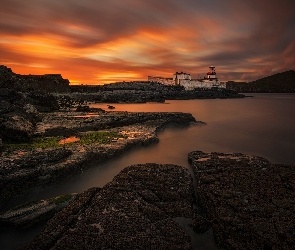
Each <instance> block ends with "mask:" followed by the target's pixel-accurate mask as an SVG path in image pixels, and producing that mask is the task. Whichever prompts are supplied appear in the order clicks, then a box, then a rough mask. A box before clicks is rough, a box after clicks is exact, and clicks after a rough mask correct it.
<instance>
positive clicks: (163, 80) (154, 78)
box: [148, 76, 175, 85]
mask: <svg viewBox="0 0 295 250" xmlns="http://www.w3.org/2000/svg"><path fill="white" fill-rule="evenodd" d="M148 81H149V82H159V83H162V84H165V85H175V81H174V80H173V78H164V77H158V76H148Z"/></svg>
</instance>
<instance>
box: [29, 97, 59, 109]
mask: <svg viewBox="0 0 295 250" xmlns="http://www.w3.org/2000/svg"><path fill="white" fill-rule="evenodd" d="M26 101H27V103H30V104H32V105H34V106H35V108H36V109H37V110H38V111H39V112H52V111H57V110H59V105H58V102H57V99H56V98H55V97H54V96H53V95H52V94H48V93H43V92H30V93H28V95H27V100H26Z"/></svg>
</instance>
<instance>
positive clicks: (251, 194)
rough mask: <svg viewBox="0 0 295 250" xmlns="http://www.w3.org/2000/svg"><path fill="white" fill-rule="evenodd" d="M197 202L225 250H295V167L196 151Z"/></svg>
mask: <svg viewBox="0 0 295 250" xmlns="http://www.w3.org/2000/svg"><path fill="white" fill-rule="evenodd" d="M188 159H189V162H190V164H191V166H192V167H193V171H194V174H195V176H196V180H197V183H196V186H197V194H196V195H197V198H198V202H199V204H200V206H201V207H202V208H203V209H204V210H205V212H206V215H207V218H208V219H209V220H210V221H211V222H212V227H213V231H214V235H215V239H216V241H217V243H218V244H219V245H220V246H222V247H224V248H225V249H286V250H287V249H294V246H295V216H294V215H295V200H294V197H295V166H286V165H277V164H271V163H270V162H269V161H268V160H266V159H264V158H261V157H257V156H251V155H244V154H222V153H204V152H201V151H195V152H191V153H190V154H189V156H188Z"/></svg>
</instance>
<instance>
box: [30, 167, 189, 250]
mask: <svg viewBox="0 0 295 250" xmlns="http://www.w3.org/2000/svg"><path fill="white" fill-rule="evenodd" d="M193 197H194V194H193V185H192V179H191V176H190V174H189V172H188V170H187V169H185V168H183V167H179V166H175V165H170V164H169V165H168V164H167V165H159V164H144V165H134V166H130V167H127V168H125V169H124V170H122V171H121V172H120V173H119V174H118V175H117V176H116V177H115V178H114V179H113V181H112V182H110V183H108V184H107V185H106V186H104V187H103V188H92V189H89V190H88V191H86V192H84V193H82V194H79V195H77V197H76V198H75V199H74V200H73V201H72V202H71V203H70V204H69V205H67V206H66V207H65V208H64V209H63V210H61V211H60V212H58V213H57V214H56V215H55V216H54V217H53V218H52V219H51V220H49V221H48V223H47V224H46V226H45V228H44V229H43V231H42V232H41V234H40V235H38V236H37V237H36V238H35V240H34V241H33V242H32V243H31V244H30V245H29V246H28V247H27V248H26V249H51V248H54V249H73V248H74V249H191V245H190V238H189V237H188V235H187V234H186V233H185V232H184V231H183V229H182V228H181V227H180V225H179V224H178V223H177V222H176V221H175V220H174V219H173V218H175V217H192V215H193V209H192V206H193Z"/></svg>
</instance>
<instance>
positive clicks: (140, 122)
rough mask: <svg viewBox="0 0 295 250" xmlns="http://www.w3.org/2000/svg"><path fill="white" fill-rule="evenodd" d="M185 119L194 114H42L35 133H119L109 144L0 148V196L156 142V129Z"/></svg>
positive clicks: (6, 196)
mask: <svg viewBox="0 0 295 250" xmlns="http://www.w3.org/2000/svg"><path fill="white" fill-rule="evenodd" d="M190 122H195V119H194V117H193V116H192V115H191V114H183V113H126V112H110V113H106V114H105V113H97V114H95V115H91V116H85V114H83V115H82V113H80V114H79V113H78V112H69V113H62V112H57V113H50V114H47V115H44V118H43V120H42V122H40V123H38V124H37V126H36V130H35V134H36V135H37V134H38V135H39V136H43V137H44V136H80V135H81V134H83V133H88V132H89V131H98V130H103V129H107V132H116V133H118V134H119V135H120V138H114V140H112V141H110V142H108V143H93V144H83V143H79V142H77V143H73V144H70V145H60V147H58V148H45V149H42V148H37V149H23V150H15V151H12V152H4V153H3V154H2V157H1V165H0V199H1V200H8V199H10V198H12V197H14V196H17V195H18V194H19V193H20V192H23V191H25V190H26V189H28V188H30V187H32V186H37V185H47V184H48V183H50V182H53V181H60V180H62V179H63V178H64V177H65V176H69V175H73V174H78V173H81V172H82V171H83V170H84V169H85V168H87V167H88V166H89V164H87V163H89V162H90V161H92V160H95V161H96V162H102V161H105V160H107V159H110V158H112V157H114V156H115V155H118V154H121V153H123V152H125V151H126V150H128V149H130V148H131V147H136V146H147V145H149V144H151V143H156V142H158V137H157V134H156V133H157V131H158V130H161V129H163V128H165V127H167V126H188V125H189V124H190ZM1 205H3V203H2V204H0V206H1Z"/></svg>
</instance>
